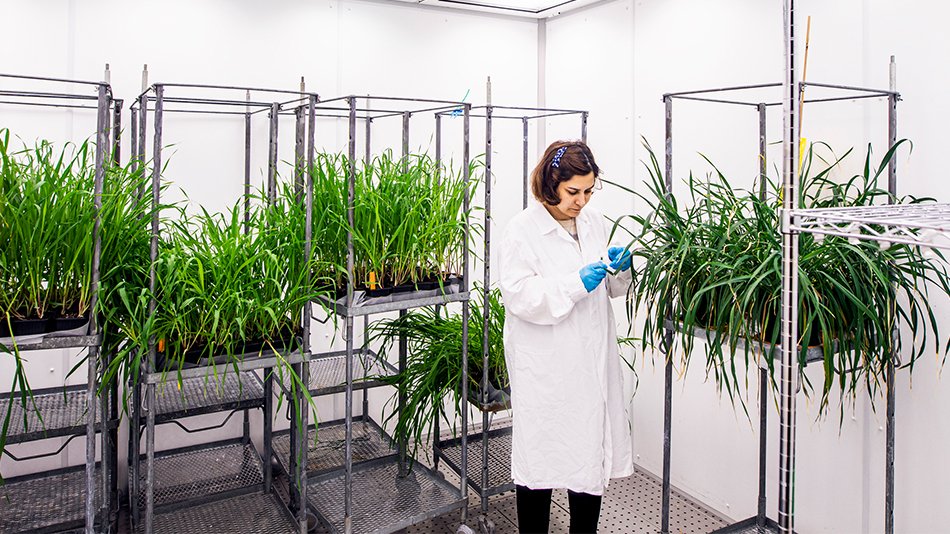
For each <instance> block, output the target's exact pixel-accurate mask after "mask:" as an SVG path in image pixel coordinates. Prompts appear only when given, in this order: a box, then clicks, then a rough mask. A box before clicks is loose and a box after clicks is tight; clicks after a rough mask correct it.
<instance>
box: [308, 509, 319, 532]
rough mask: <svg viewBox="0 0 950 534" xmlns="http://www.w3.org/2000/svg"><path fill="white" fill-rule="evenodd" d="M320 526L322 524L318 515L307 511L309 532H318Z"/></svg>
mask: <svg viewBox="0 0 950 534" xmlns="http://www.w3.org/2000/svg"><path fill="white" fill-rule="evenodd" d="M318 526H320V522H319V521H317V516H315V515H313V514H312V513H310V512H307V532H316V531H317V527H318Z"/></svg>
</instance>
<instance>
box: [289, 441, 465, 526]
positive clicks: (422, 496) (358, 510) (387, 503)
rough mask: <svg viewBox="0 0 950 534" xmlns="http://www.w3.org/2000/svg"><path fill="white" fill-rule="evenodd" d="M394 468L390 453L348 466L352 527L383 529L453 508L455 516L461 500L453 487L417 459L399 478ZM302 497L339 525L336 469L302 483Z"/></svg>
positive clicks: (340, 513)
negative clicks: (380, 457) (351, 467)
mask: <svg viewBox="0 0 950 534" xmlns="http://www.w3.org/2000/svg"><path fill="white" fill-rule="evenodd" d="M398 471H399V469H398V466H397V464H396V461H395V459H394V458H387V459H382V460H377V461H374V462H369V463H365V464H363V465H360V466H355V467H354V469H353V499H352V501H351V502H352V516H351V518H352V521H353V532H360V533H375V534H385V533H390V532H396V531H398V530H400V529H402V528H405V527H406V526H409V525H412V524H417V523H419V522H420V521H423V520H425V519H427V518H433V517H438V516H440V515H445V514H449V513H450V512H452V511H453V510H456V511H455V512H454V514H455V515H456V516H457V515H458V514H459V512H458V511H457V510H459V509H460V508H461V507H462V504H463V501H462V500H461V499H460V498H459V493H458V489H457V487H452V485H450V484H449V483H448V482H446V481H445V480H443V479H441V478H439V477H437V476H436V475H435V474H434V473H433V472H432V471H431V470H429V469H428V468H427V467H425V466H423V465H421V464H416V465H415V467H414V468H413V470H412V471H411V472H410V473H409V474H408V475H407V476H405V477H403V478H400V477H398ZM307 499H308V501H309V502H310V505H311V506H312V507H313V509H314V511H315V512H316V513H317V515H318V516H319V517H320V518H321V520H322V521H323V522H324V523H325V524H326V525H327V526H329V527H330V531H331V532H334V533H339V532H343V531H344V529H343V527H344V522H343V518H344V477H343V474H342V473H332V474H328V475H324V476H321V477H317V478H315V479H314V480H313V481H312V482H310V483H309V484H308V487H307ZM454 531H455V530H454V529H452V531H451V532H454ZM439 532H440V533H444V532H445V531H444V530H439Z"/></svg>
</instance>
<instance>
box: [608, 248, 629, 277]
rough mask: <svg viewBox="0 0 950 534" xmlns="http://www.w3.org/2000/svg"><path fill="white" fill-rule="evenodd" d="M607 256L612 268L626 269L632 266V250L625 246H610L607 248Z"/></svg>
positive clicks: (617, 269)
mask: <svg viewBox="0 0 950 534" xmlns="http://www.w3.org/2000/svg"><path fill="white" fill-rule="evenodd" d="M607 257H608V258H610V269H611V270H614V271H626V270H627V269H629V268H630V262H631V258H630V251H629V250H627V249H625V248H623V247H610V248H609V249H607Z"/></svg>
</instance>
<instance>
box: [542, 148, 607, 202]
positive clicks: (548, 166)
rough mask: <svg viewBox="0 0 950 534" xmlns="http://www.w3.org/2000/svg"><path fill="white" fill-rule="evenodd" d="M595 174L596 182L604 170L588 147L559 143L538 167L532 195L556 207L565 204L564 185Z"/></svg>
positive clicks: (550, 149)
mask: <svg viewBox="0 0 950 534" xmlns="http://www.w3.org/2000/svg"><path fill="white" fill-rule="evenodd" d="M562 149H563V150H562ZM591 172H593V173H594V178H597V177H598V176H600V167H598V166H597V163H596V162H594V154H593V153H592V152H591V151H590V148H589V147H588V146H587V143H584V142H583V141H555V142H553V143H551V146H549V147H548V148H547V150H545V151H544V156H542V157H541V161H539V162H538V166H537V167H535V168H534V170H533V171H532V172H531V192H532V193H533V194H534V198H536V199H538V201H540V202H541V203H542V204H548V205H556V204H559V203H560V202H561V198H560V197H559V196H558V194H557V186H558V185H559V184H560V183H561V182H566V181H567V180H570V179H571V178H573V177H574V176H584V175H585V174H589V173H591Z"/></svg>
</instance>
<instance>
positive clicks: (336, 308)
mask: <svg viewBox="0 0 950 534" xmlns="http://www.w3.org/2000/svg"><path fill="white" fill-rule="evenodd" d="M468 299H469V292H468V291H460V292H458V293H449V294H445V295H438V296H434V297H420V298H406V299H405V300H398V301H393V302H386V303H382V304H368V305H363V306H355V307H351V308H347V307H346V306H345V305H342V304H339V303H337V302H331V301H330V300H328V299H326V298H319V299H317V300H316V301H315V302H316V303H317V304H319V305H320V306H323V307H324V308H325V309H328V310H331V311H332V312H333V313H335V314H337V315H339V316H341V317H359V316H362V315H373V314H376V313H386V312H391V311H398V310H408V309H412V308H421V307H423V306H435V305H436V304H448V303H450V302H462V301H466V300H468Z"/></svg>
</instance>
